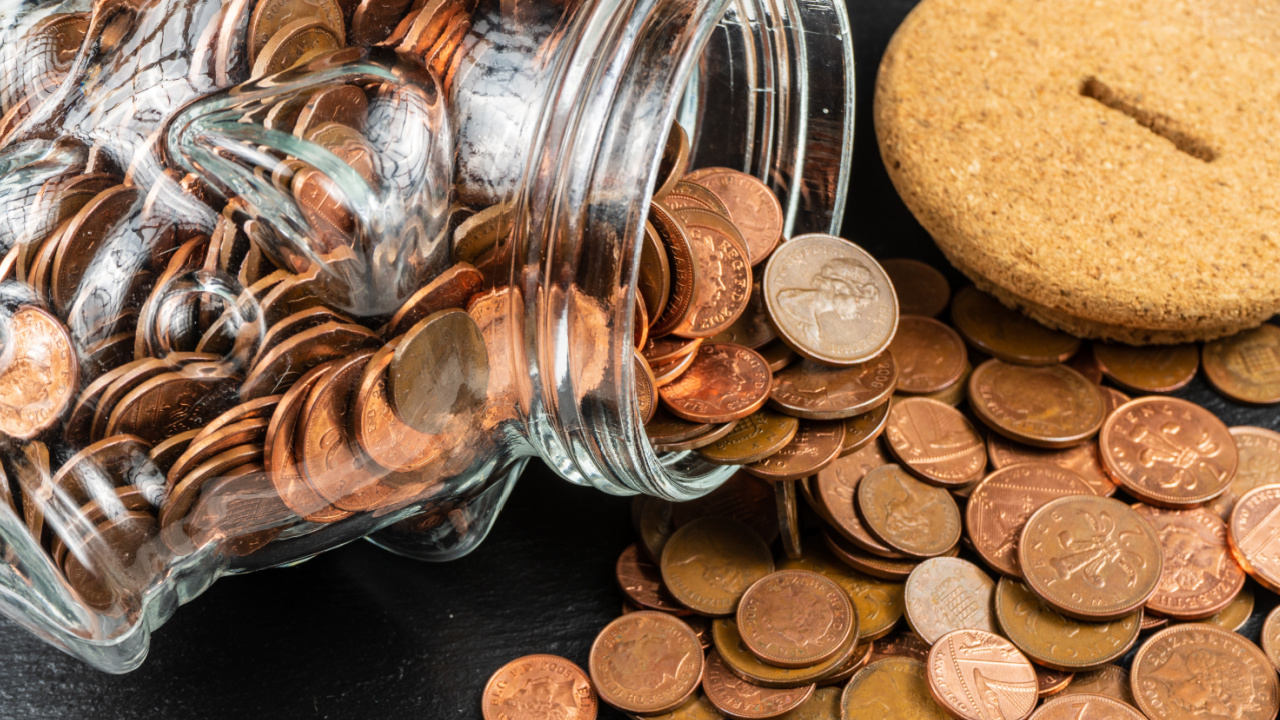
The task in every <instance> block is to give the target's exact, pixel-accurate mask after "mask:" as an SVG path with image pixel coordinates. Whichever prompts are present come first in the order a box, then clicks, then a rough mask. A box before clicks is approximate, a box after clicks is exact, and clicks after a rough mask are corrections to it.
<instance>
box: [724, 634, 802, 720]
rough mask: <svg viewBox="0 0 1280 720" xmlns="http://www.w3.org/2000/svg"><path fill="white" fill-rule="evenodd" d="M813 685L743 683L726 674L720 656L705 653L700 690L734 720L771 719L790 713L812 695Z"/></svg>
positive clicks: (726, 671)
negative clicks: (703, 673)
mask: <svg viewBox="0 0 1280 720" xmlns="http://www.w3.org/2000/svg"><path fill="white" fill-rule="evenodd" d="M815 689H816V686H815V685H804V686H802V687H797V688H766V687H761V686H758V685H752V684H751V683H749V682H747V681H745V680H743V679H742V678H740V677H738V676H737V675H734V674H733V673H732V672H730V670H729V668H728V667H726V666H725V663H724V660H722V659H721V658H720V654H719V653H718V652H716V651H715V650H712V651H711V652H710V653H708V654H707V670H706V676H705V677H704V678H703V680H702V691H703V692H705V693H706V694H707V699H708V700H710V701H711V704H712V705H715V706H716V708H717V709H718V710H720V712H722V713H724V714H725V715H726V716H728V717H730V718H736V719H738V720H756V719H758V718H772V717H777V716H779V715H782V714H783V713H785V712H788V711H790V710H794V709H795V708H798V707H800V706H801V705H803V704H804V702H805V701H806V700H808V699H809V697H810V696H811V695H813V692H814V690H815Z"/></svg>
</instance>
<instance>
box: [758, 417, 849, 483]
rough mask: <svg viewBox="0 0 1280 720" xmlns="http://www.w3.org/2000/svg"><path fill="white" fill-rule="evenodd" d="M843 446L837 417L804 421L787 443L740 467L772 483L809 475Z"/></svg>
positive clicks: (842, 428)
mask: <svg viewBox="0 0 1280 720" xmlns="http://www.w3.org/2000/svg"><path fill="white" fill-rule="evenodd" d="M843 447H844V423H843V422H840V421H839V420H827V421H823V420H804V421H802V422H801V423H800V429H799V430H798V431H796V434H795V437H793V438H791V442H789V443H787V444H786V445H784V446H782V448H781V449H779V450H778V451H777V452H775V453H773V454H772V455H770V456H769V457H767V458H764V459H763V460H757V461H755V462H753V463H751V464H750V465H747V466H746V467H744V468H743V470H745V471H747V472H749V473H751V474H752V475H755V476H756V477H758V478H761V479H763V480H773V481H775V482H779V481H786V480H799V479H800V478H805V477H809V476H810V475H813V474H814V473H816V472H819V471H821V470H822V469H823V468H825V467H827V466H828V465H830V464H831V463H832V462H834V461H835V459H836V458H837V457H839V455H840V450H841V448H843Z"/></svg>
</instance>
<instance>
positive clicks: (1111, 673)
mask: <svg viewBox="0 0 1280 720" xmlns="http://www.w3.org/2000/svg"><path fill="white" fill-rule="evenodd" d="M1062 694H1063V695H1064V696H1068V695H1102V696H1103V697H1109V698H1111V699H1113V700H1119V701H1120V702H1122V703H1125V704H1126V705H1129V706H1131V707H1134V706H1136V705H1137V702H1136V701H1134V699H1133V691H1132V690H1131V689H1130V687H1129V673H1128V671H1127V670H1125V669H1124V668H1122V667H1119V666H1116V665H1103V666H1102V667H1101V668H1099V669H1097V670H1092V671H1089V672H1080V673H1076V676H1075V679H1073V680H1072V681H1071V684H1070V685H1068V686H1067V689H1066V690H1064V691H1063V692H1062Z"/></svg>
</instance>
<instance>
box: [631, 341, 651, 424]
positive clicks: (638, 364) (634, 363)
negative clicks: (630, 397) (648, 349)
mask: <svg viewBox="0 0 1280 720" xmlns="http://www.w3.org/2000/svg"><path fill="white" fill-rule="evenodd" d="M631 376H632V378H633V379H634V381H635V382H634V384H635V388H636V393H635V398H636V410H637V412H638V413H639V415H640V423H641V424H644V423H647V422H649V421H650V420H652V419H653V414H654V413H655V412H657V410H658V381H657V379H656V378H654V377H653V370H652V369H650V368H649V363H647V362H645V360H644V356H642V355H641V354H640V353H639V352H637V351H632V353H631Z"/></svg>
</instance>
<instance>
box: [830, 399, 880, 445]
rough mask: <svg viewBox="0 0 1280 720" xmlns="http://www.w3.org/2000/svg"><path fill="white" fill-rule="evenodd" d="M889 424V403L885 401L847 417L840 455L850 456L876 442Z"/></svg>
mask: <svg viewBox="0 0 1280 720" xmlns="http://www.w3.org/2000/svg"><path fill="white" fill-rule="evenodd" d="M888 424H889V403H885V404H883V405H881V406H880V407H877V408H874V409H872V410H869V411H867V412H864V413H862V414H861V415H854V416H853V417H851V418H845V419H844V445H842V446H841V447H840V457H848V456H849V455H852V454H853V453H856V452H858V451H859V450H861V449H863V448H864V447H866V446H867V445H869V444H871V443H874V442H875V441H876V438H878V437H880V434H881V433H883V432H884V429H885V426H886V425H888Z"/></svg>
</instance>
